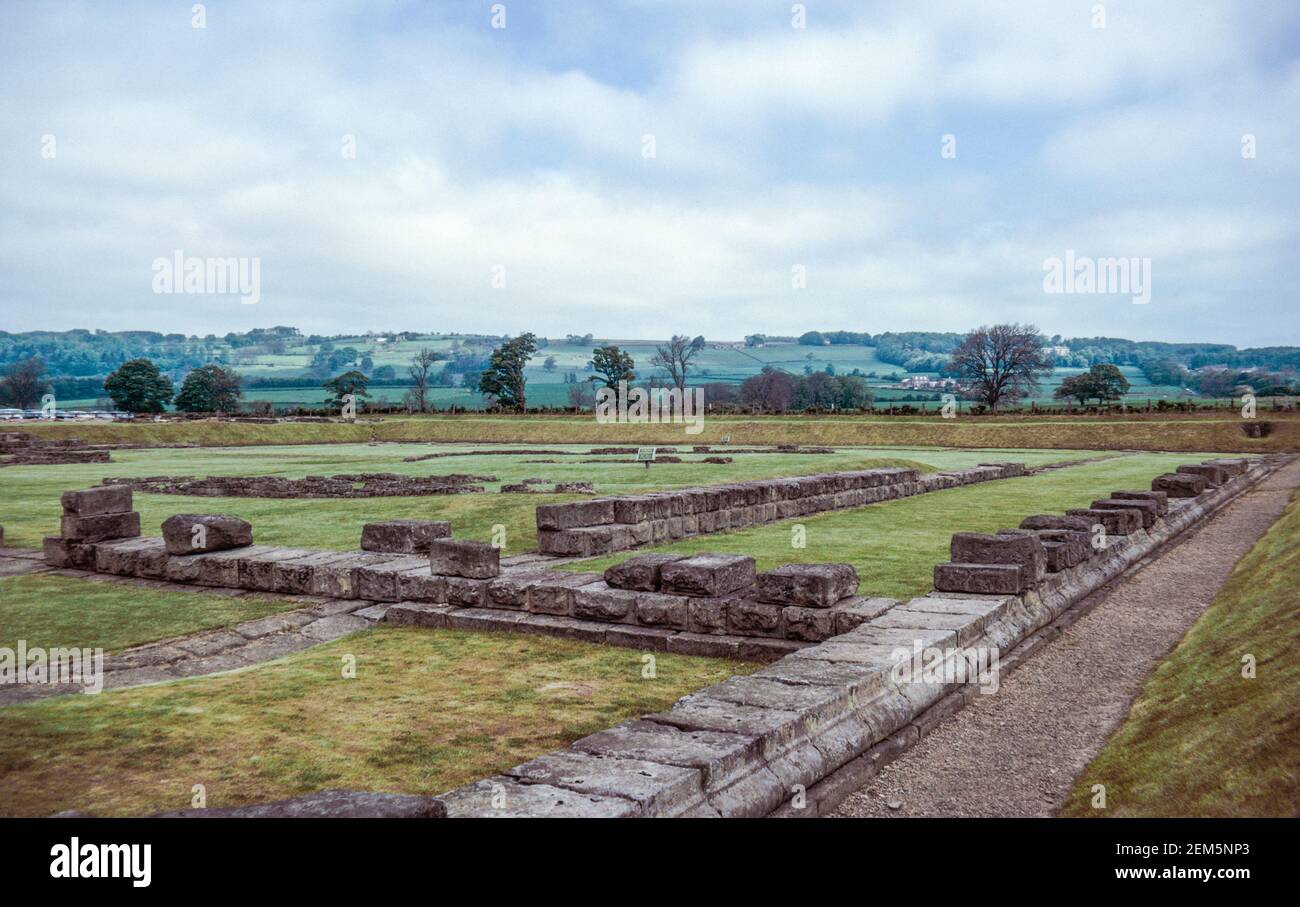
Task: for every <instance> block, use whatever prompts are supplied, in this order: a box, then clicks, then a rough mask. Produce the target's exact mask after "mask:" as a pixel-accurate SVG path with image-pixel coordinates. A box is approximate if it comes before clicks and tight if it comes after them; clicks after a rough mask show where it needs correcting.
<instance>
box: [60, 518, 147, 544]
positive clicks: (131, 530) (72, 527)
mask: <svg viewBox="0 0 1300 907" xmlns="http://www.w3.org/2000/svg"><path fill="white" fill-rule="evenodd" d="M139 534H140V514H138V513H136V512H135V511H131V512H129V513H98V514H95V515H94V516H68V515H64V516H63V517H61V518H60V519H59V535H61V536H63V537H64V538H65V539H74V540H76V541H78V542H99V541H103V540H105V539H125V538H134V537H136V536H138V535H139Z"/></svg>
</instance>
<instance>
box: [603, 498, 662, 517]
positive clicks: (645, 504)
mask: <svg viewBox="0 0 1300 907" xmlns="http://www.w3.org/2000/svg"><path fill="white" fill-rule="evenodd" d="M613 500H614V519H613V522H615V523H645V522H649V521H650V520H653V519H655V515H656V514H655V510H656V508H657V506H658V505H657V503H656V501H655V499H654V498H651V497H648V496H646V495H632V496H630V497H622V498H614V499H613Z"/></svg>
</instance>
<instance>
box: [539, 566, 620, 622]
mask: <svg viewBox="0 0 1300 907" xmlns="http://www.w3.org/2000/svg"><path fill="white" fill-rule="evenodd" d="M601 581H602V578H601V575H600V574H599V573H568V574H562V573H559V572H556V573H553V574H552V575H551V578H549V579H545V580H542V581H541V582H538V583H536V584H535V585H533V586H532V587H530V588H529V590H528V605H527V608H528V610H529V611H531V612H532V613H534V614H551V615H559V616H567V615H569V614H572V613H573V590H574V589H577V588H579V587H581V586H586V585H590V584H591V583H596V582H601Z"/></svg>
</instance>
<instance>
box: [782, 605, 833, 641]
mask: <svg viewBox="0 0 1300 907" xmlns="http://www.w3.org/2000/svg"><path fill="white" fill-rule="evenodd" d="M783 611H784V612H785V613H784V618H785V638H786V639H797V640H801V641H803V642H821V641H822V640H824V639H830V638H831V637H832V636H834V635H835V634H836V630H835V612H833V611H831V610H829V609H826V608H804V607H800V606H798V605H790V606H788V607H786V608H784V609H783Z"/></svg>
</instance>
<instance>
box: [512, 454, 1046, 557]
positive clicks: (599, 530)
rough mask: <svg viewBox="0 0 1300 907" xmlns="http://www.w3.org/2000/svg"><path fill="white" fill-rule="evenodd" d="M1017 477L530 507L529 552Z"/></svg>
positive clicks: (679, 532) (574, 549)
mask: <svg viewBox="0 0 1300 907" xmlns="http://www.w3.org/2000/svg"><path fill="white" fill-rule="evenodd" d="M1025 472H1026V470H1025V465H1024V464H1023V463H984V464H981V465H979V466H976V467H973V468H971V469H960V470H953V471H949V472H939V473H929V474H926V475H924V476H922V475H921V474H920V473H918V472H917V470H915V469H903V468H895V469H868V470H863V471H860V472H832V473H822V474H820V475H812V476H800V477H798V478H792V479H769V480H766V481H758V482H741V483H737V484H734V485H710V486H707V487H704V488H687V489H684V490H682V491H671V492H663V493H658V494H643V495H631V496H627V497H615V498H597V499H595V500H590V501H577V502H574V503H570V504H545V505H543V506H541V507H538V508H537V550H538V551H540V552H541V553H543V554H551V555H557V556H561V557H566V556H576V557H590V556H592V555H598V554H609V553H611V552H614V551H624V550H627V549H629V548H637V547H640V546H642V545H657V544H660V543H661V542H666V541H670V540H673V539H680V538H685V537H688V536H693V535H707V534H709V533H711V532H725V531H726V530H728V529H743V528H746V527H748V526H757V525H760V524H762V523H770V522H773V521H774V520H785V519H790V518H792V517H800V516H808V515H809V514H814V513H821V512H823V511H827V510H837V509H842V508H846V507H860V506H862V505H863V504H874V503H877V502H879V501H889V500H893V499H894V498H902V497H907V496H908V495H913V494H919V493H922V492H927V491H936V490H938V489H941V488H955V487H957V486H958V485H969V484H971V483H974V482H985V481H988V480H990V479H1005V478H1010V477H1012V476H1022V475H1024V474H1025Z"/></svg>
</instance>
